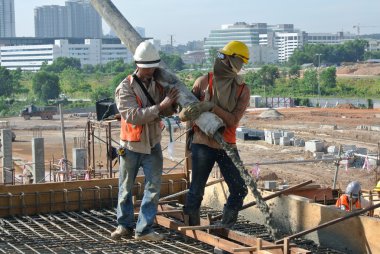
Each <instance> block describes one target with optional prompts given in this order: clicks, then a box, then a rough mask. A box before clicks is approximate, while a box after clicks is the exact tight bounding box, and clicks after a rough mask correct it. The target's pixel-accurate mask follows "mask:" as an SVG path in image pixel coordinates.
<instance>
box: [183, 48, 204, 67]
mask: <svg viewBox="0 0 380 254" xmlns="http://www.w3.org/2000/svg"><path fill="white" fill-rule="evenodd" d="M205 59H206V55H205V52H204V50H196V51H187V52H185V53H184V54H183V56H182V60H183V62H184V63H185V64H203V63H204V61H205Z"/></svg>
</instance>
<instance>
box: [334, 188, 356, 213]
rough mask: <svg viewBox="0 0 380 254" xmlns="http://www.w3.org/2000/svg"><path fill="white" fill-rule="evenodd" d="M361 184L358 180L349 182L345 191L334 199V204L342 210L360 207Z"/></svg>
mask: <svg viewBox="0 0 380 254" xmlns="http://www.w3.org/2000/svg"><path fill="white" fill-rule="evenodd" d="M360 196H361V186H360V183H359V182H358V181H353V182H350V183H349V184H348V185H347V188H346V192H345V193H344V194H342V195H341V196H340V197H339V199H338V200H337V201H336V204H335V206H336V207H337V208H339V209H341V210H343V211H348V212H349V211H351V210H357V209H362V205H361V198H360Z"/></svg>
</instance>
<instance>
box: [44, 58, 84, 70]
mask: <svg viewBox="0 0 380 254" xmlns="http://www.w3.org/2000/svg"><path fill="white" fill-rule="evenodd" d="M66 68H73V69H77V70H80V68H81V64H80V60H79V59H78V58H74V57H58V58H57V59H55V60H54V61H53V63H52V64H51V65H47V64H43V65H42V66H41V70H42V71H50V72H55V73H58V72H62V71H63V70H64V69H66Z"/></svg>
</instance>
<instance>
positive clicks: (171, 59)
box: [160, 51, 185, 71]
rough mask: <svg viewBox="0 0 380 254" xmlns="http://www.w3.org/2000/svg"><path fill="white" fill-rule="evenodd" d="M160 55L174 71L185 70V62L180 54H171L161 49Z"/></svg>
mask: <svg viewBox="0 0 380 254" xmlns="http://www.w3.org/2000/svg"><path fill="white" fill-rule="evenodd" d="M160 57H161V60H162V61H163V62H165V63H166V65H167V67H168V68H169V69H170V70H172V71H180V70H183V67H184V65H185V64H184V63H183V60H182V58H181V57H180V56H179V55H169V54H165V53H164V52H161V51H160Z"/></svg>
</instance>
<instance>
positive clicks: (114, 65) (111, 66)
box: [103, 59, 128, 73]
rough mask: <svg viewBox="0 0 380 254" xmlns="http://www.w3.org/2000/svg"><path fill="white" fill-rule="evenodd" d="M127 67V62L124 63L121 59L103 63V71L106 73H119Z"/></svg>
mask: <svg viewBox="0 0 380 254" xmlns="http://www.w3.org/2000/svg"><path fill="white" fill-rule="evenodd" d="M127 68H128V64H126V63H124V60H123V59H117V60H114V61H110V62H108V63H106V64H105V65H104V69H103V71H104V72H106V73H120V72H124V71H125V70H126V69H127Z"/></svg>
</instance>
